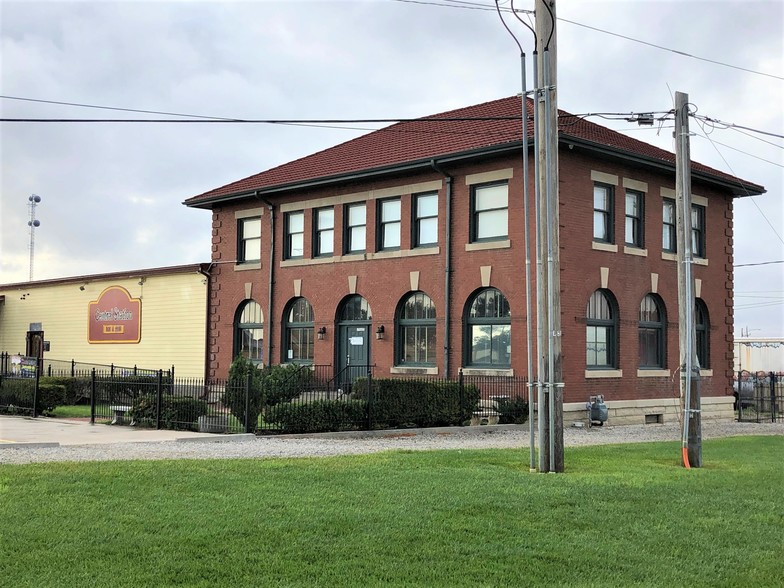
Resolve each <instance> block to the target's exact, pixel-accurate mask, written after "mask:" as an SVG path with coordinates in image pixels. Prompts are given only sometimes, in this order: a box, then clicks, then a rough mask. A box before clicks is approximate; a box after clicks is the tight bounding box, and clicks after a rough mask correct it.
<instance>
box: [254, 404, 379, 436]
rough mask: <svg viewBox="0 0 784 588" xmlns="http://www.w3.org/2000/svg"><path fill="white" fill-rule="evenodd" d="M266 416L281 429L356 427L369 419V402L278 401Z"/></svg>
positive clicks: (320, 430)
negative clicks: (295, 402) (299, 402)
mask: <svg viewBox="0 0 784 588" xmlns="http://www.w3.org/2000/svg"><path fill="white" fill-rule="evenodd" d="M264 420H265V422H266V423H268V424H269V425H270V426H271V427H274V428H275V429H276V430H278V431H280V432H281V433H327V432H329V431H346V430H353V429H356V428H358V426H360V425H362V424H364V422H366V421H367V404H366V403H365V402H362V401H359V400H349V401H344V400H316V401H314V402H308V403H304V404H278V405H276V406H273V407H271V408H270V409H268V410H267V412H266V413H265V415H264Z"/></svg>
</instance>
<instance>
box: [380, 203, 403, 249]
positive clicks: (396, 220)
mask: <svg viewBox="0 0 784 588" xmlns="http://www.w3.org/2000/svg"><path fill="white" fill-rule="evenodd" d="M376 218H377V219H378V220H377V223H378V227H377V230H376V236H377V238H378V250H379V251H382V250H385V249H400V198H394V199H391V200H379V202H378V214H377V216H376Z"/></svg>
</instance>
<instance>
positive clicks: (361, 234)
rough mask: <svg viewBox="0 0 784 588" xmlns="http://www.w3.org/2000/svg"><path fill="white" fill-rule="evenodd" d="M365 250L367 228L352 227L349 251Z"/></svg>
mask: <svg viewBox="0 0 784 588" xmlns="http://www.w3.org/2000/svg"><path fill="white" fill-rule="evenodd" d="M364 250H365V227H364V226H361V227H352V228H351V230H350V232H349V251H364Z"/></svg>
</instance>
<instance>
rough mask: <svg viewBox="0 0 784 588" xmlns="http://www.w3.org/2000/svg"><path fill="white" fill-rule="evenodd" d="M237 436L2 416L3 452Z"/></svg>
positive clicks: (0, 434) (1, 438) (217, 438)
mask: <svg viewBox="0 0 784 588" xmlns="http://www.w3.org/2000/svg"><path fill="white" fill-rule="evenodd" d="M231 437H234V435H215V434H212V433H193V432H191V431H168V430H160V431H158V430H156V429H142V428H137V427H129V426H125V425H106V424H96V425H91V424H90V423H89V421H78V420H68V419H54V418H48V417H38V418H35V419H33V418H30V417H18V416H0V450H3V449H5V448H14V447H21V446H26V447H30V446H31V445H35V446H39V447H55V446H58V445H93V444H99V443H128V442H153V441H175V440H180V439H198V438H201V439H216V440H226V439H227V438H231Z"/></svg>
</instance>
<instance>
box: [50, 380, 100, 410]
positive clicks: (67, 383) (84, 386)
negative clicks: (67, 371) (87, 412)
mask: <svg viewBox="0 0 784 588" xmlns="http://www.w3.org/2000/svg"><path fill="white" fill-rule="evenodd" d="M41 384H53V385H57V386H64V387H65V396H64V398H63V403H62V405H65V406H70V405H73V404H78V403H79V401H81V400H85V399H87V400H89V399H90V390H91V387H92V384H91V380H90V378H72V377H70V376H41Z"/></svg>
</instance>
